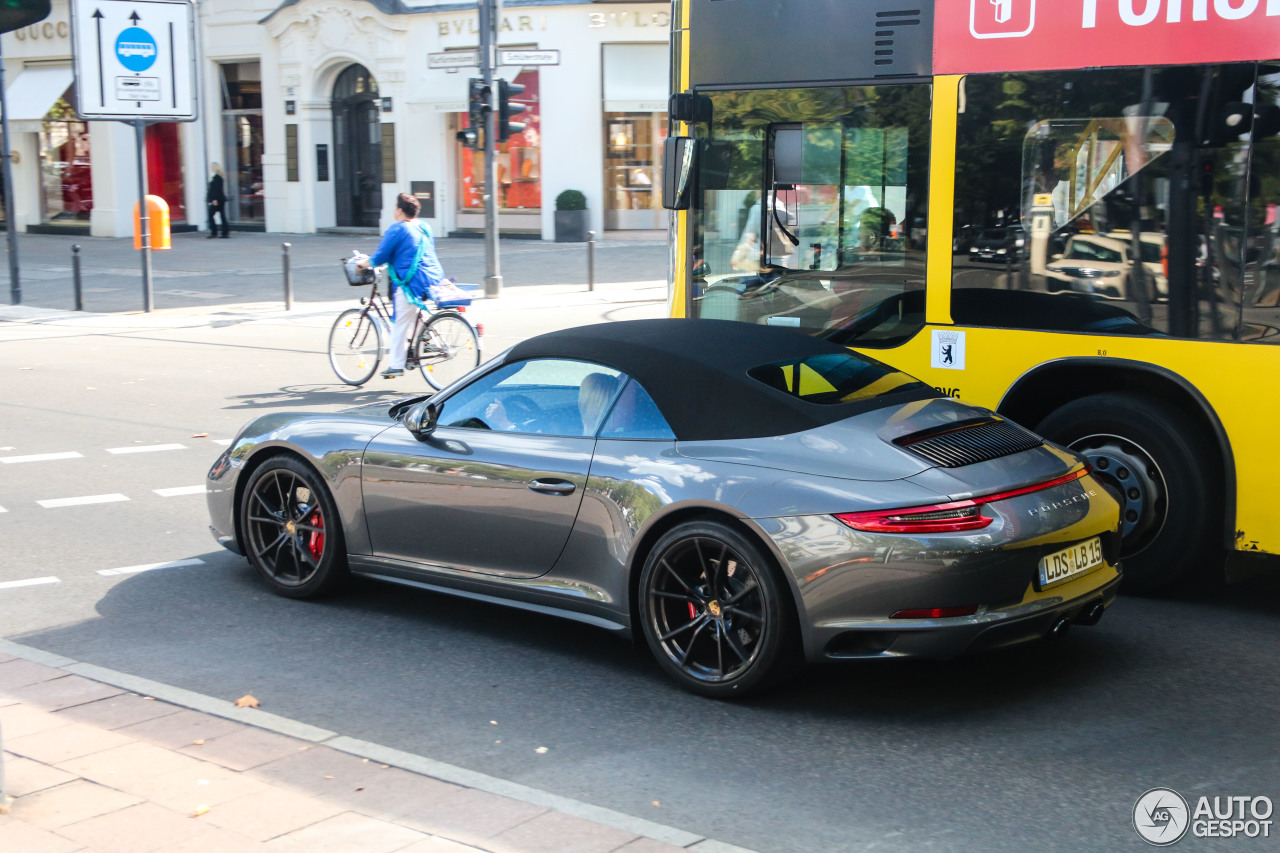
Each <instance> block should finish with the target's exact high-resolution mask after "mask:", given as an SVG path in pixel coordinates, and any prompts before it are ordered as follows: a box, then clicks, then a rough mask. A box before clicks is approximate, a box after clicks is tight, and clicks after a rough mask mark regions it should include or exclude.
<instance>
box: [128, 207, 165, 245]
mask: <svg viewBox="0 0 1280 853" xmlns="http://www.w3.org/2000/svg"><path fill="white" fill-rule="evenodd" d="M147 217H148V218H149V219H150V221H149V222H148V223H147V225H148V226H149V227H148V230H149V231H150V232H151V248H152V249H171V248H173V246H171V245H170V243H169V203H168V202H166V201H165V200H164V199H162V198H160V196H158V195H149V196H147ZM133 248H135V249H141V248H142V217H141V215H140V214H139V213H138V203H137V202H136V201H135V202H134V203H133Z"/></svg>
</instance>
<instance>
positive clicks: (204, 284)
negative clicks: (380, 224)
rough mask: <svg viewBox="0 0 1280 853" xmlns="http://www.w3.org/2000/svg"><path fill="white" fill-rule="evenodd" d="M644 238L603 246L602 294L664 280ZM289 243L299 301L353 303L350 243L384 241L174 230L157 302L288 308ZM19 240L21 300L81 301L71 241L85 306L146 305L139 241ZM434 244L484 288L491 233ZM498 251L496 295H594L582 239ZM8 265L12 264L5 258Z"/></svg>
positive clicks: (659, 246)
mask: <svg viewBox="0 0 1280 853" xmlns="http://www.w3.org/2000/svg"><path fill="white" fill-rule="evenodd" d="M639 236H640V237H642V238H644V239H620V238H619V237H618V236H615V235H612V234H609V235H606V237H607V239H604V240H602V241H600V242H597V243H596V248H595V268H594V269H595V282H596V289H597V290H598V291H600V290H609V289H617V288H619V287H634V286H638V285H642V284H655V283H664V282H665V279H666V275H667V266H668V254H667V244H666V239H665V235H662V234H660V233H651V232H644V233H643V234H641V235H639ZM283 242H288V243H290V244H291V248H290V250H289V258H290V269H291V272H292V277H293V298H294V304H295V307H302V306H303V305H305V304H306V303H315V302H333V301H337V300H349V301H350V302H351V303H353V304H354V303H355V301H356V298H357V297H358V296H360V295H361V293H362V292H363V291H362V290H358V289H356V288H352V287H349V286H348V285H347V282H346V278H345V277H344V276H343V274H342V270H341V266H340V264H339V259H340V258H343V257H346V256H347V255H350V254H351V252H352V250H360V251H363V252H372V251H373V250H374V249H375V248H377V245H378V240H377V238H375V237H371V236H344V235H333V234H236V235H234V236H233V237H232V238H231V239H230V240H207V239H205V235H204V234H175V235H174V237H173V249H172V250H170V251H165V252H154V253H152V290H153V298H154V303H155V304H154V307H155V308H156V309H157V310H163V309H182V308H197V309H205V310H209V309H214V308H216V307H223V306H227V305H234V304H237V303H247V302H255V303H256V302H262V303H275V304H276V305H281V304H282V303H283V300H284V276H283V269H282V268H283V260H284V258H283V254H282V251H281V244H282V243H283ZM18 244H19V248H18V260H19V263H20V266H21V271H20V272H21V291H22V295H21V306H24V307H30V308H58V309H68V310H69V309H74V308H75V299H74V293H75V287H74V283H73V277H72V264H71V258H72V252H71V247H72V246H73V245H78V246H80V253H79V257H80V262H81V274H82V295H83V302H84V308H85V310H87V311H96V312H135V311H141V309H142V308H143V300H142V273H141V264H140V259H139V256H138V252H137V251H135V250H134V248H133V241H132V239H131V238H123V239H119V238H103V237H80V238H77V237H69V236H60V235H48V234H20V235H18ZM0 245H3V244H2V243H0ZM436 249H437V252H438V254H439V255H440V260H441V263H442V264H443V265H444V269H445V273H446V274H447V275H449V276H452V277H454V278H456V279H457V280H458V282H460V283H470V284H473V285H477V286H482V283H483V281H484V274H485V254H484V241H483V240H476V239H466V238H441V239H439V240H437V242H436ZM0 251H4V250H0ZM500 257H501V265H502V273H503V278H504V282H505V284H504V287H503V291H502V295H501V297H500V298H499V299H497V300H494V302H503V303H506V302H514V301H519V299H520V298H524V299H531V298H532V295H533V293H534V292H540V293H543V294H555V293H557V292H559V293H573V292H577V293H589V291H588V290H587V288H588V284H587V249H586V244H584V243H551V242H544V241H541V240H512V239H504V240H502V241H501V248H500ZM0 269H4V270H7V267H6V266H5V265H4V264H2V263H0ZM11 299H12V295H11V293H10V281H9V276H8V273H7V271H6V272H4V273H0V304H5V305H8V304H10V303H11Z"/></svg>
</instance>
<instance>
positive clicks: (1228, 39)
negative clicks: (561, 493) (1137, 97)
mask: <svg viewBox="0 0 1280 853" xmlns="http://www.w3.org/2000/svg"><path fill="white" fill-rule="evenodd" d="M1277 58H1280V0H938V3H937V5H936V6H935V7H934V48H933V70H934V73H935V74H963V73H968V72H981V71H1038V70H1049V69H1057V68H1093V67H1106V66H1119V65H1130V66H1132V65H1180V64H1184V63H1196V62H1234V61H1245V60H1261V59H1277Z"/></svg>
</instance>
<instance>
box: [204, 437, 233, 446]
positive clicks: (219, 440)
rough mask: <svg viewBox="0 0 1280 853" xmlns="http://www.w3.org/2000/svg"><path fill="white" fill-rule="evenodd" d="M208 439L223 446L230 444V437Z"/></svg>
mask: <svg viewBox="0 0 1280 853" xmlns="http://www.w3.org/2000/svg"><path fill="white" fill-rule="evenodd" d="M209 440H210V441H212V442H213V443H214V444H221V445H222V446H223V447H230V446H231V439H229V438H211V439H209Z"/></svg>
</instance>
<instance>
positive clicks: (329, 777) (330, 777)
mask: <svg viewBox="0 0 1280 853" xmlns="http://www.w3.org/2000/svg"><path fill="white" fill-rule="evenodd" d="M324 778H326V779H332V778H333V777H332V776H326V777H324Z"/></svg>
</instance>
